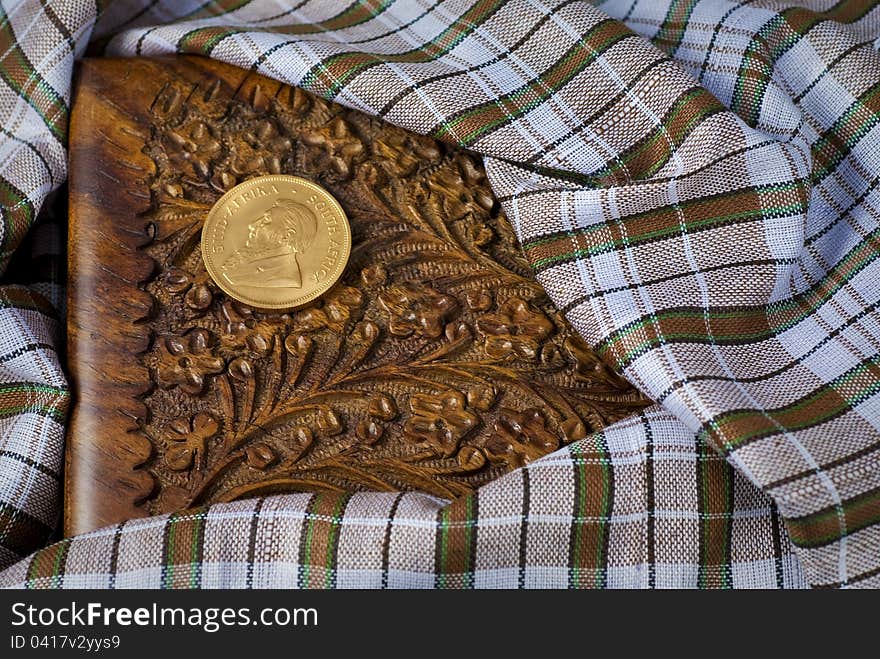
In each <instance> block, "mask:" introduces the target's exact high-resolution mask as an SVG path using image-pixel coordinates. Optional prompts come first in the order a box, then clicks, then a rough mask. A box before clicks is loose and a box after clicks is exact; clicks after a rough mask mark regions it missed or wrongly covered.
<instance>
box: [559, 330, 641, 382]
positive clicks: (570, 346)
mask: <svg viewBox="0 0 880 659" xmlns="http://www.w3.org/2000/svg"><path fill="white" fill-rule="evenodd" d="M565 349H566V350H567V351H568V354H569V355H571V357H572V358H573V359H574V360H575V363H576V367H575V377H576V378H577V379H578V380H581V381H585V382H592V383H595V382H596V381H599V382H602V383H605V384H609V385H611V386H612V387H614V388H615V389H628V388H629V386H630V384H629V382H627V381H626V380H625V379H624V378H623V377H621V376H620V375H618V374H617V372H615V371H614V370H613V369H611V368H609V367H608V366H607V365H606V364H605V362H603V361H602V360H601V359H599V357H598V355H596V353H595V352H593V351H592V350H591V349H590V346H589V345H587V342H586V341H584V340H583V339H582V338H581V337H579V336H570V337H568V338H567V339H566V340H565Z"/></svg>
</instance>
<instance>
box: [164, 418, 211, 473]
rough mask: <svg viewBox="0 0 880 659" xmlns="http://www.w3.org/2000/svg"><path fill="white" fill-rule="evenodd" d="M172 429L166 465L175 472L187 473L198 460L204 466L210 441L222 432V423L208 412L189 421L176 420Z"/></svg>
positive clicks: (166, 451)
mask: <svg viewBox="0 0 880 659" xmlns="http://www.w3.org/2000/svg"><path fill="white" fill-rule="evenodd" d="M170 429H171V434H170V435H169V436H168V448H167V449H166V450H165V464H166V465H168V468H169V469H173V470H174V471H186V470H187V469H191V468H192V466H193V464H194V463H195V462H196V460H198V462H199V464H200V466H204V464H205V453H206V452H207V447H208V440H209V439H211V438H212V437H213V436H214V435H216V434H217V431H219V430H220V423H219V422H218V421H217V419H215V418H214V417H213V416H211V415H210V414H208V413H207V412H199V413H198V414H196V415H195V416H193V417H190V418H189V419H187V418H186V417H181V418H178V419H175V420H174V421H172V422H171V424H170Z"/></svg>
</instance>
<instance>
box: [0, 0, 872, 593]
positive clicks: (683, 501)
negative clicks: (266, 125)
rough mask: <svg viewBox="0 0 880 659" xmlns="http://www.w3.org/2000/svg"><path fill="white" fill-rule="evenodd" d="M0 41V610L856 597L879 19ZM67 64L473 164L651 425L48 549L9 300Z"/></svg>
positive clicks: (171, 0)
mask: <svg viewBox="0 0 880 659" xmlns="http://www.w3.org/2000/svg"><path fill="white" fill-rule="evenodd" d="M0 7H2V14H0V39H2V43H0V53H2V55H0V126H2V128H0V203H2V224H0V230H2V240H0V259H2V263H3V265H4V267H5V265H6V264H7V262H8V261H9V260H10V258H12V256H13V254H15V257H14V258H13V261H15V260H19V261H20V263H19V265H21V261H24V263H25V265H26V266H28V267H25V268H24V269H23V270H22V269H21V268H16V267H15V263H13V266H12V267H11V269H10V273H9V274H8V275H7V277H8V278H9V277H12V276H13V271H17V272H19V273H22V272H24V274H23V275H22V274H19V275H18V277H19V279H17V280H16V281H18V282H23V284H24V285H22V284H21V283H19V284H11V283H10V284H6V285H4V286H3V287H2V288H0V302H2V304H0V409H2V414H0V565H2V566H7V567H6V569H5V570H4V571H3V572H0V585H5V586H11V587H24V586H27V587H101V588H107V587H156V588H158V587H219V586H225V587H340V588H341V587H486V586H489V587H803V586H805V585H811V586H814V587H877V586H880V316H878V311H877V308H878V304H880V260H878V258H877V257H878V254H880V250H878V247H880V228H878V218H880V210H878V208H877V207H876V206H875V203H877V202H878V201H880V192H878V189H877V188H878V185H880V125H878V124H880V56H878V53H877V47H878V43H877V41H876V40H877V38H878V36H880V8H878V7H877V5H876V3H873V2H868V1H867V0H841V1H839V2H835V1H832V0H815V1H813V2H802V3H793V2H785V1H770V0H758V1H748V0H745V1H742V2H732V1H724V0H609V1H607V2H597V3H593V4H590V3H586V2H582V1H574V0H543V1H542V0H509V1H508V2H501V1H499V0H478V1H476V2H469V1H463V0H441V1H438V2H433V1H430V2H429V0H415V1H402V0H399V1H397V2H393V1H386V0H364V1H362V2H350V1H349V0H345V1H342V2H325V1H321V2H319V1H317V0H311V1H309V0H304V1H300V2H280V1H277V2H276V1H271V0H265V1H263V0H252V1H251V2H247V1H242V0H236V1H213V2H205V1H203V0H152V1H147V0H119V1H116V2H112V3H110V2H101V1H100V0H99V1H98V2H97V6H96V3H95V1H94V0H81V1H77V0H66V1H52V0H19V1H9V2H7V1H5V0H4V1H2V2H0ZM89 41H92V42H93V44H94V46H93V48H95V49H100V52H103V53H106V54H110V55H116V56H154V55H165V54H172V53H195V54H201V55H205V56H209V57H214V58H218V59H221V60H224V61H227V62H230V63H232V64H235V65H238V66H242V67H250V68H252V69H253V70H255V71H258V72H260V73H262V74H265V75H268V76H271V77H274V78H277V79H280V80H283V81H285V82H288V83H291V84H295V85H299V86H301V87H304V88H305V89H308V90H310V91H312V92H315V93H317V94H320V95H322V96H324V97H325V98H328V99H331V100H334V101H337V102H340V103H343V104H346V105H349V106H352V107H355V108H357V109H359V110H362V111H364V112H368V113H370V114H373V115H376V116H378V117H381V118H383V119H385V120H387V121H389V122H392V123H395V124H397V125H399V126H402V127H404V128H407V129H409V130H412V131H415V132H418V133H423V134H427V135H432V136H434V137H437V138H440V139H443V140H446V141H449V142H451V143H454V144H457V145H461V146H464V147H466V148H469V149H472V150H473V151H475V152H478V153H480V154H482V155H483V156H484V159H485V163H486V168H487V173H488V176H489V180H490V183H491V185H492V187H493V189H494V190H495V192H496V194H497V195H498V196H499V198H500V199H501V201H502V204H503V206H504V210H505V212H506V213H507V215H508V217H509V218H510V219H511V222H512V223H513V225H514V227H515V229H516V231H517V233H518V237H519V239H520V241H521V243H522V247H523V250H524V252H525V254H526V256H527V257H528V259H529V260H530V262H531V263H532V265H533V266H534V269H535V272H536V273H537V276H538V278H539V280H540V282H541V283H542V285H543V286H544V287H545V289H546V290H547V292H548V294H549V295H550V297H551V298H552V299H553V300H554V302H555V303H556V304H557V306H558V307H559V308H560V309H562V310H563V311H564V312H565V314H566V315H567V317H568V318H569V320H570V321H571V323H572V325H573V326H574V327H575V328H576V329H577V330H578V331H579V332H580V333H581V334H582V335H583V336H584V338H585V339H586V340H587V341H588V342H589V343H590V344H591V345H593V346H595V347H596V348H597V349H598V351H599V353H600V354H601V355H602V356H603V358H604V359H606V360H607V361H608V363H610V364H613V365H614V366H615V367H616V368H617V369H619V370H620V371H621V372H622V373H623V374H624V375H625V376H626V377H627V378H628V379H629V380H630V381H632V382H633V383H634V384H635V385H636V386H637V387H639V389H641V390H642V391H643V392H645V393H646V394H647V395H648V396H649V397H651V398H652V399H653V400H654V401H656V403H657V404H656V405H654V406H653V407H651V408H649V409H648V410H647V411H645V412H644V413H642V414H640V415H637V416H633V417H631V418H628V419H626V420H624V421H621V422H619V423H617V424H615V425H614V426H611V427H609V428H607V429H606V430H605V431H604V432H601V433H598V434H596V435H594V436H591V437H589V438H587V439H585V440H582V441H580V442H578V443H576V444H574V445H572V446H569V447H567V448H565V449H563V450H561V451H559V452H557V453H555V454H552V455H550V456H548V457H546V458H544V459H542V460H539V461H536V462H534V463H532V464H531V465H529V466H527V467H525V468H523V469H521V470H519V471H515V472H513V473H511V474H509V475H508V476H506V477H504V478H502V479H500V480H498V481H495V482H494V483H491V484H489V485H487V486H485V487H483V488H482V489H481V490H480V491H479V492H477V493H476V494H475V495H473V496H470V497H466V498H462V499H459V500H456V501H454V502H446V501H440V500H437V499H434V498H431V497H427V496H425V495H421V494H418V493H410V494H387V493H385V494H377V493H358V494H355V495H350V494H349V495H325V494H321V495H310V494H300V495H289V496H278V497H270V498H264V499H256V500H249V501H242V502H237V503H233V504H224V505H215V506H212V507H210V508H206V509H199V510H191V511H186V512H183V513H179V514H176V515H170V516H162V517H157V518H150V519H143V520H138V521H131V522H127V523H124V524H120V525H119V526H117V527H113V528H107V529H102V530H99V531H96V532H93V533H89V534H86V535H83V536H79V537H76V538H72V539H64V540H61V541H60V542H56V543H55V544H52V545H49V546H48V547H43V545H44V544H45V543H46V542H49V541H50V539H51V538H52V535H53V532H54V531H55V529H56V527H57V523H58V515H59V510H60V498H59V497H60V491H59V490H60V487H59V479H60V475H59V474H60V471H61V464H62V456H63V427H64V425H63V424H64V420H65V413H66V409H67V407H68V404H69V394H68V390H67V387H66V385H65V381H64V377H63V373H62V370H61V368H60V367H59V357H58V354H57V352H56V348H55V347H53V346H57V345H58V343H57V341H58V338H59V337H58V334H59V330H60V325H61V324H62V322H63V310H62V309H60V308H59V303H58V299H59V289H58V286H57V284H58V283H60V282H59V281H57V278H56V279H55V280H53V277H54V276H55V275H56V274H57V271H58V269H57V268H53V267H51V266H49V265H46V266H45V267H42V268H36V266H37V265H39V264H40V263H42V262H43V260H51V258H52V256H51V255H52V254H53V253H57V251H58V249H59V248H60V247H61V245H60V244H58V240H57V239H55V241H54V243H53V241H52V235H53V234H52V227H53V226H55V225H54V224H53V222H52V220H51V218H49V219H48V220H47V221H46V222H45V223H43V221H42V220H41V222H39V223H37V225H36V227H35V231H33V232H32V233H31V234H30V235H29V241H30V242H31V243H32V244H31V245H30V246H23V245H22V241H23V237H24V236H25V234H26V233H27V231H28V228H29V227H30V226H31V225H32V224H33V222H34V218H35V216H36V215H37V213H38V211H39V209H40V208H41V207H44V206H48V205H47V204H45V200H46V196H47V195H48V194H49V193H50V192H51V191H52V190H55V189H57V188H58V187H59V186H60V185H61V184H62V182H63V181H64V179H65V176H66V170H65V144H66V141H67V139H68V135H67V117H68V112H69V104H70V80H71V73H72V69H73V66H74V60H75V59H76V58H77V57H79V56H81V55H82V54H83V51H84V50H85V48H86V46H87V43H88V42H89ZM23 249H27V250H36V254H37V255H38V258H36V259H34V258H29V257H22V256H21V254H22V251H21V250H23ZM31 253H33V252H30V251H29V252H28V254H31ZM35 268H36V269H35ZM36 270H40V271H39V272H37V271H36ZM43 274H45V275H47V277H48V279H47V280H46V283H41V284H38V283H35V282H38V280H40V279H42V278H43V277H42V275H43ZM21 277H24V279H21ZM8 280H9V281H11V279H8ZM31 552H35V553H31Z"/></svg>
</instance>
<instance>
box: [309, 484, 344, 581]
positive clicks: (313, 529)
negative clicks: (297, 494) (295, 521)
mask: <svg viewBox="0 0 880 659" xmlns="http://www.w3.org/2000/svg"><path fill="white" fill-rule="evenodd" d="M350 498H351V493H347V492H346V493H337V492H332V493H331V492H321V493H319V494H316V495H315V497H314V498H313V499H312V501H311V502H310V503H309V507H308V509H307V519H308V523H307V525H306V527H305V529H304V532H305V534H306V537H305V539H304V542H305V554H303V553H302V552H301V553H300V556H301V559H300V560H301V563H302V572H301V575H300V576H301V583H300V587H301V588H332V587H333V586H334V585H335V581H336V577H335V575H336V551H337V547H338V543H339V531H340V522H341V521H342V514H343V513H344V511H345V507H346V505H347V504H348V501H349V499H350Z"/></svg>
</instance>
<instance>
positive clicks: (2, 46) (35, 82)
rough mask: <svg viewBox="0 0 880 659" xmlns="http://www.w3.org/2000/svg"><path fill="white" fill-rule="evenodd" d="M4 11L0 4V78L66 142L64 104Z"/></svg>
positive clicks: (65, 111)
mask: <svg viewBox="0 0 880 659" xmlns="http://www.w3.org/2000/svg"><path fill="white" fill-rule="evenodd" d="M18 43H19V42H18V37H17V36H16V34H15V32H14V31H13V28H12V22H11V21H10V20H9V16H8V15H7V14H6V11H5V10H4V9H3V7H2V6H0V53H2V54H0V79H2V80H3V82H5V83H6V85H7V86H8V87H9V88H10V89H12V90H13V91H14V92H15V93H17V94H18V95H19V97H21V98H22V99H23V100H24V101H25V102H26V103H27V104H28V105H30V106H31V107H32V108H33V109H34V111H35V112H36V113H37V114H38V115H39V117H40V119H41V120H42V121H43V123H44V124H45V126H46V128H47V129H48V130H49V132H50V133H51V134H52V136H53V137H55V139H57V140H58V141H59V142H60V143H61V144H63V145H66V144H67V117H68V107H67V103H65V101H64V99H63V98H62V97H61V95H60V94H58V92H56V91H55V89H54V88H53V87H52V86H51V85H50V84H49V83H48V82H46V79H45V78H43V76H42V75H41V73H40V72H39V71H38V70H37V69H35V68H34V66H33V65H32V64H31V63H30V61H29V60H28V58H27V56H26V55H25V54H24V51H23V50H22V49H21V47H20V46H19V45H18Z"/></svg>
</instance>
